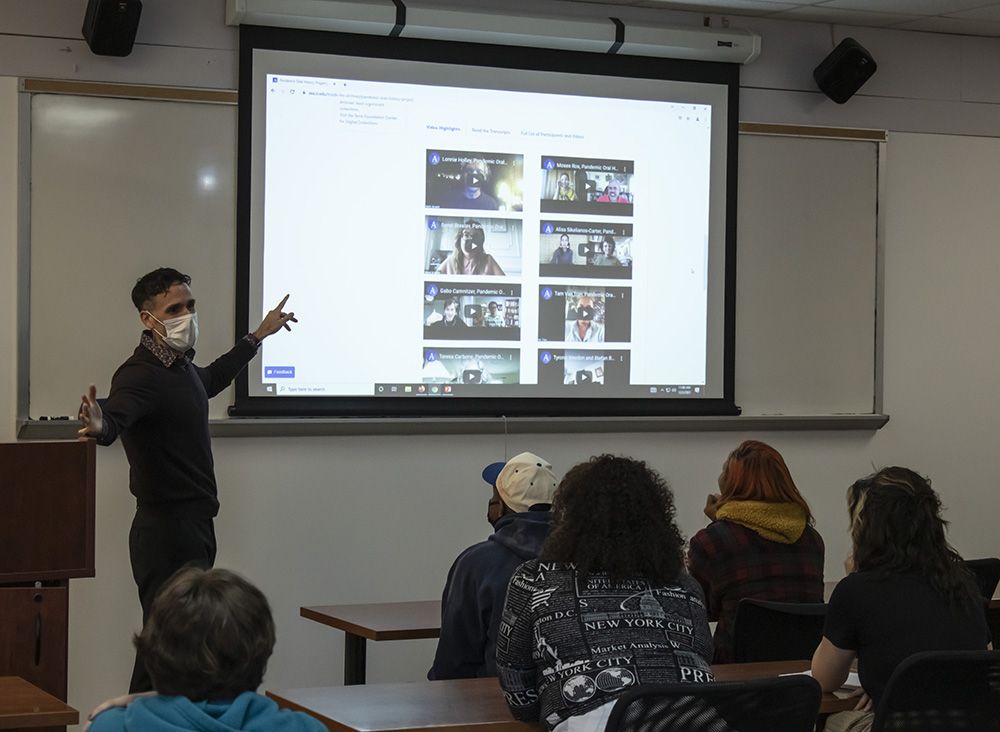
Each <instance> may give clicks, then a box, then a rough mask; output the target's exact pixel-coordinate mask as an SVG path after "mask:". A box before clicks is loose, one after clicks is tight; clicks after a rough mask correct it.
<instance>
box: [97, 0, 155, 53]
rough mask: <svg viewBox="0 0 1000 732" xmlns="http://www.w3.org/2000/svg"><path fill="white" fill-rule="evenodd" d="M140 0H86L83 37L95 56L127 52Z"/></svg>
mask: <svg viewBox="0 0 1000 732" xmlns="http://www.w3.org/2000/svg"><path fill="white" fill-rule="evenodd" d="M141 13H142V2H141V0H89V1H88V2H87V13H86V15H84V16H83V37H84V38H85V39H86V40H87V45H88V46H90V50H91V51H93V52H94V53H96V54H97V55H98V56H128V55H129V54H130V53H132V44H133V43H135V32H136V31H137V30H138V29H139V15H140V14H141Z"/></svg>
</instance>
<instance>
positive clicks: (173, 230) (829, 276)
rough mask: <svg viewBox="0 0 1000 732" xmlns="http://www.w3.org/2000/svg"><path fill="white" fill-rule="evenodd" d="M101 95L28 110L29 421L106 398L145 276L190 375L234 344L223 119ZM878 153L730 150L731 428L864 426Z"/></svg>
mask: <svg viewBox="0 0 1000 732" xmlns="http://www.w3.org/2000/svg"><path fill="white" fill-rule="evenodd" d="M114 93H115V90H114V87H113V86H111V87H109V91H108V94H110V95H105V96H101V95H80V94H55V93H35V94H32V96H31V102H30V151H29V152H30V155H28V156H27V157H28V163H29V165H30V176H31V194H30V209H31V216H30V230H31V231H30V259H31V261H30V283H29V286H30V354H29V355H30V370H29V378H30V382H29V386H30V397H29V399H30V404H29V414H30V416H31V417H33V418H38V417H39V416H43V415H45V416H54V415H73V414H75V411H76V408H77V405H78V403H79V398H80V394H81V392H82V390H83V389H84V387H85V386H86V385H87V384H89V383H91V382H94V383H96V384H97V386H98V392H99V393H106V392H107V388H108V385H109V384H110V380H111V375H112V374H113V372H114V369H115V368H116V367H117V366H118V364H120V363H121V362H122V361H123V360H124V358H125V356H126V355H127V354H128V353H130V352H131V350H132V349H133V348H134V347H135V345H136V343H137V340H138V334H139V321H138V316H137V314H136V312H135V309H134V308H133V306H132V304H131V302H130V300H129V292H130V290H131V287H132V285H133V284H134V282H135V279H136V277H137V276H138V275H140V274H142V273H144V272H146V271H148V270H151V269H153V268H155V267H158V266H174V267H177V268H179V269H181V270H182V271H186V272H188V273H190V274H191V275H192V277H193V278H194V283H193V289H194V292H195V296H196V297H197V299H198V305H197V307H198V310H199V320H200V324H201V332H202V336H201V338H200V340H199V345H198V351H199V355H200V358H199V359H198V360H199V362H205V361H206V360H208V359H211V358H214V357H215V355H217V354H219V353H221V352H223V351H224V350H226V349H227V348H228V347H229V346H230V345H231V344H232V343H233V341H234V339H235V337H236V336H237V334H236V333H235V332H234V330H235V329H234V320H235V316H234V311H233V309H234V292H235V287H236V284H235V246H236V245H235V241H236V237H235V215H236V213H235V212H236V206H235V176H236V172H235V171H236V165H235V160H236V108H235V106H233V105H232V104H223V103H202V102H191V101H183V100H151V99H136V98H128V97H124V98H123V97H120V96H113V94H114ZM768 131H769V132H772V133H773V132H775V131H780V129H774V128H772V129H770V130H768ZM799 132H801V131H799ZM879 154H880V144H879V143H878V142H876V141H873V140H871V139H864V140H850V139H831V138H829V137H815V136H803V135H801V134H799V135H781V134H756V133H746V132H744V133H743V134H741V137H740V164H739V169H740V177H739V223H738V244H737V249H738V262H737V307H736V310H737V317H736V333H737V339H736V402H737V404H738V405H740V406H742V407H743V410H744V414H749V415H769V414H784V415H817V414H823V415H826V414H865V413H871V412H872V411H873V404H874V398H875V384H876V377H875V366H876V352H877V351H876V307H875V306H876V296H877V286H876V277H877V210H878V209H877V204H878V160H879ZM292 297H293V298H294V293H293V295H292ZM22 378H23V377H22ZM231 403H232V393H229V394H228V396H226V395H223V396H220V397H219V398H217V399H215V400H213V402H212V406H211V412H210V414H211V416H212V417H214V418H222V417H225V414H226V408H227V406H228V405H229V404H231Z"/></svg>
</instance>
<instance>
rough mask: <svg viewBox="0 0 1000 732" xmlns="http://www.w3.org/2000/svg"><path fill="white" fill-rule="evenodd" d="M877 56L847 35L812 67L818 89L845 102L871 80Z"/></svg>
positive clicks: (835, 99) (832, 97)
mask: <svg viewBox="0 0 1000 732" xmlns="http://www.w3.org/2000/svg"><path fill="white" fill-rule="evenodd" d="M876 68H878V67H877V65H876V64H875V59H873V58H872V55H871V54H870V53H868V51H866V50H865V48H864V46H862V45H861V44H860V43H858V42H857V41H856V40H854V39H853V38H845V39H844V40H842V41H841V42H840V43H838V44H837V47H836V48H835V49H833V50H832V51H831V52H830V55H829V56H827V57H826V58H825V59H823V61H822V62H821V63H820V65H819V66H817V67H816V68H815V69H814V70H813V78H814V79H815V80H816V83H817V84H818V85H819V88H820V89H821V90H822V91H823V93H824V94H826V95H827V96H828V97H830V99H832V100H833V101H835V102H836V103H837V104H843V103H844V102H846V101H847V100H848V99H850V98H851V97H852V96H854V93H855V92H857V90H858V89H860V88H861V86H862V85H863V84H864V83H865V82H866V81H868V80H869V79H870V78H871V77H872V74H874V73H875V69H876Z"/></svg>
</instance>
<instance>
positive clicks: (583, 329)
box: [566, 295, 604, 343]
mask: <svg viewBox="0 0 1000 732" xmlns="http://www.w3.org/2000/svg"><path fill="white" fill-rule="evenodd" d="M575 312H576V320H567V321H566V340H567V341H573V342H575V343H603V342H604V323H598V322H596V321H595V320H594V312H595V309H594V300H593V298H591V297H588V296H587V295H584V296H583V297H581V298H580V299H579V300H577V301H576V308H575Z"/></svg>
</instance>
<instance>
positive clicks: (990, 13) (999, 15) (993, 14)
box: [948, 3, 1000, 20]
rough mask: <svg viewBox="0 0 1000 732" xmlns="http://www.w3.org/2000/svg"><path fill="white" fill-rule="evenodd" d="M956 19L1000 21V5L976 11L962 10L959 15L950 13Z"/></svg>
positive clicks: (988, 6)
mask: <svg viewBox="0 0 1000 732" xmlns="http://www.w3.org/2000/svg"><path fill="white" fill-rule="evenodd" d="M948 15H949V16H954V17H956V18H971V19H973V20H1000V3H996V4H994V5H987V6H985V7H982V8H976V9H975V10H961V11H959V12H957V13H948Z"/></svg>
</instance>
